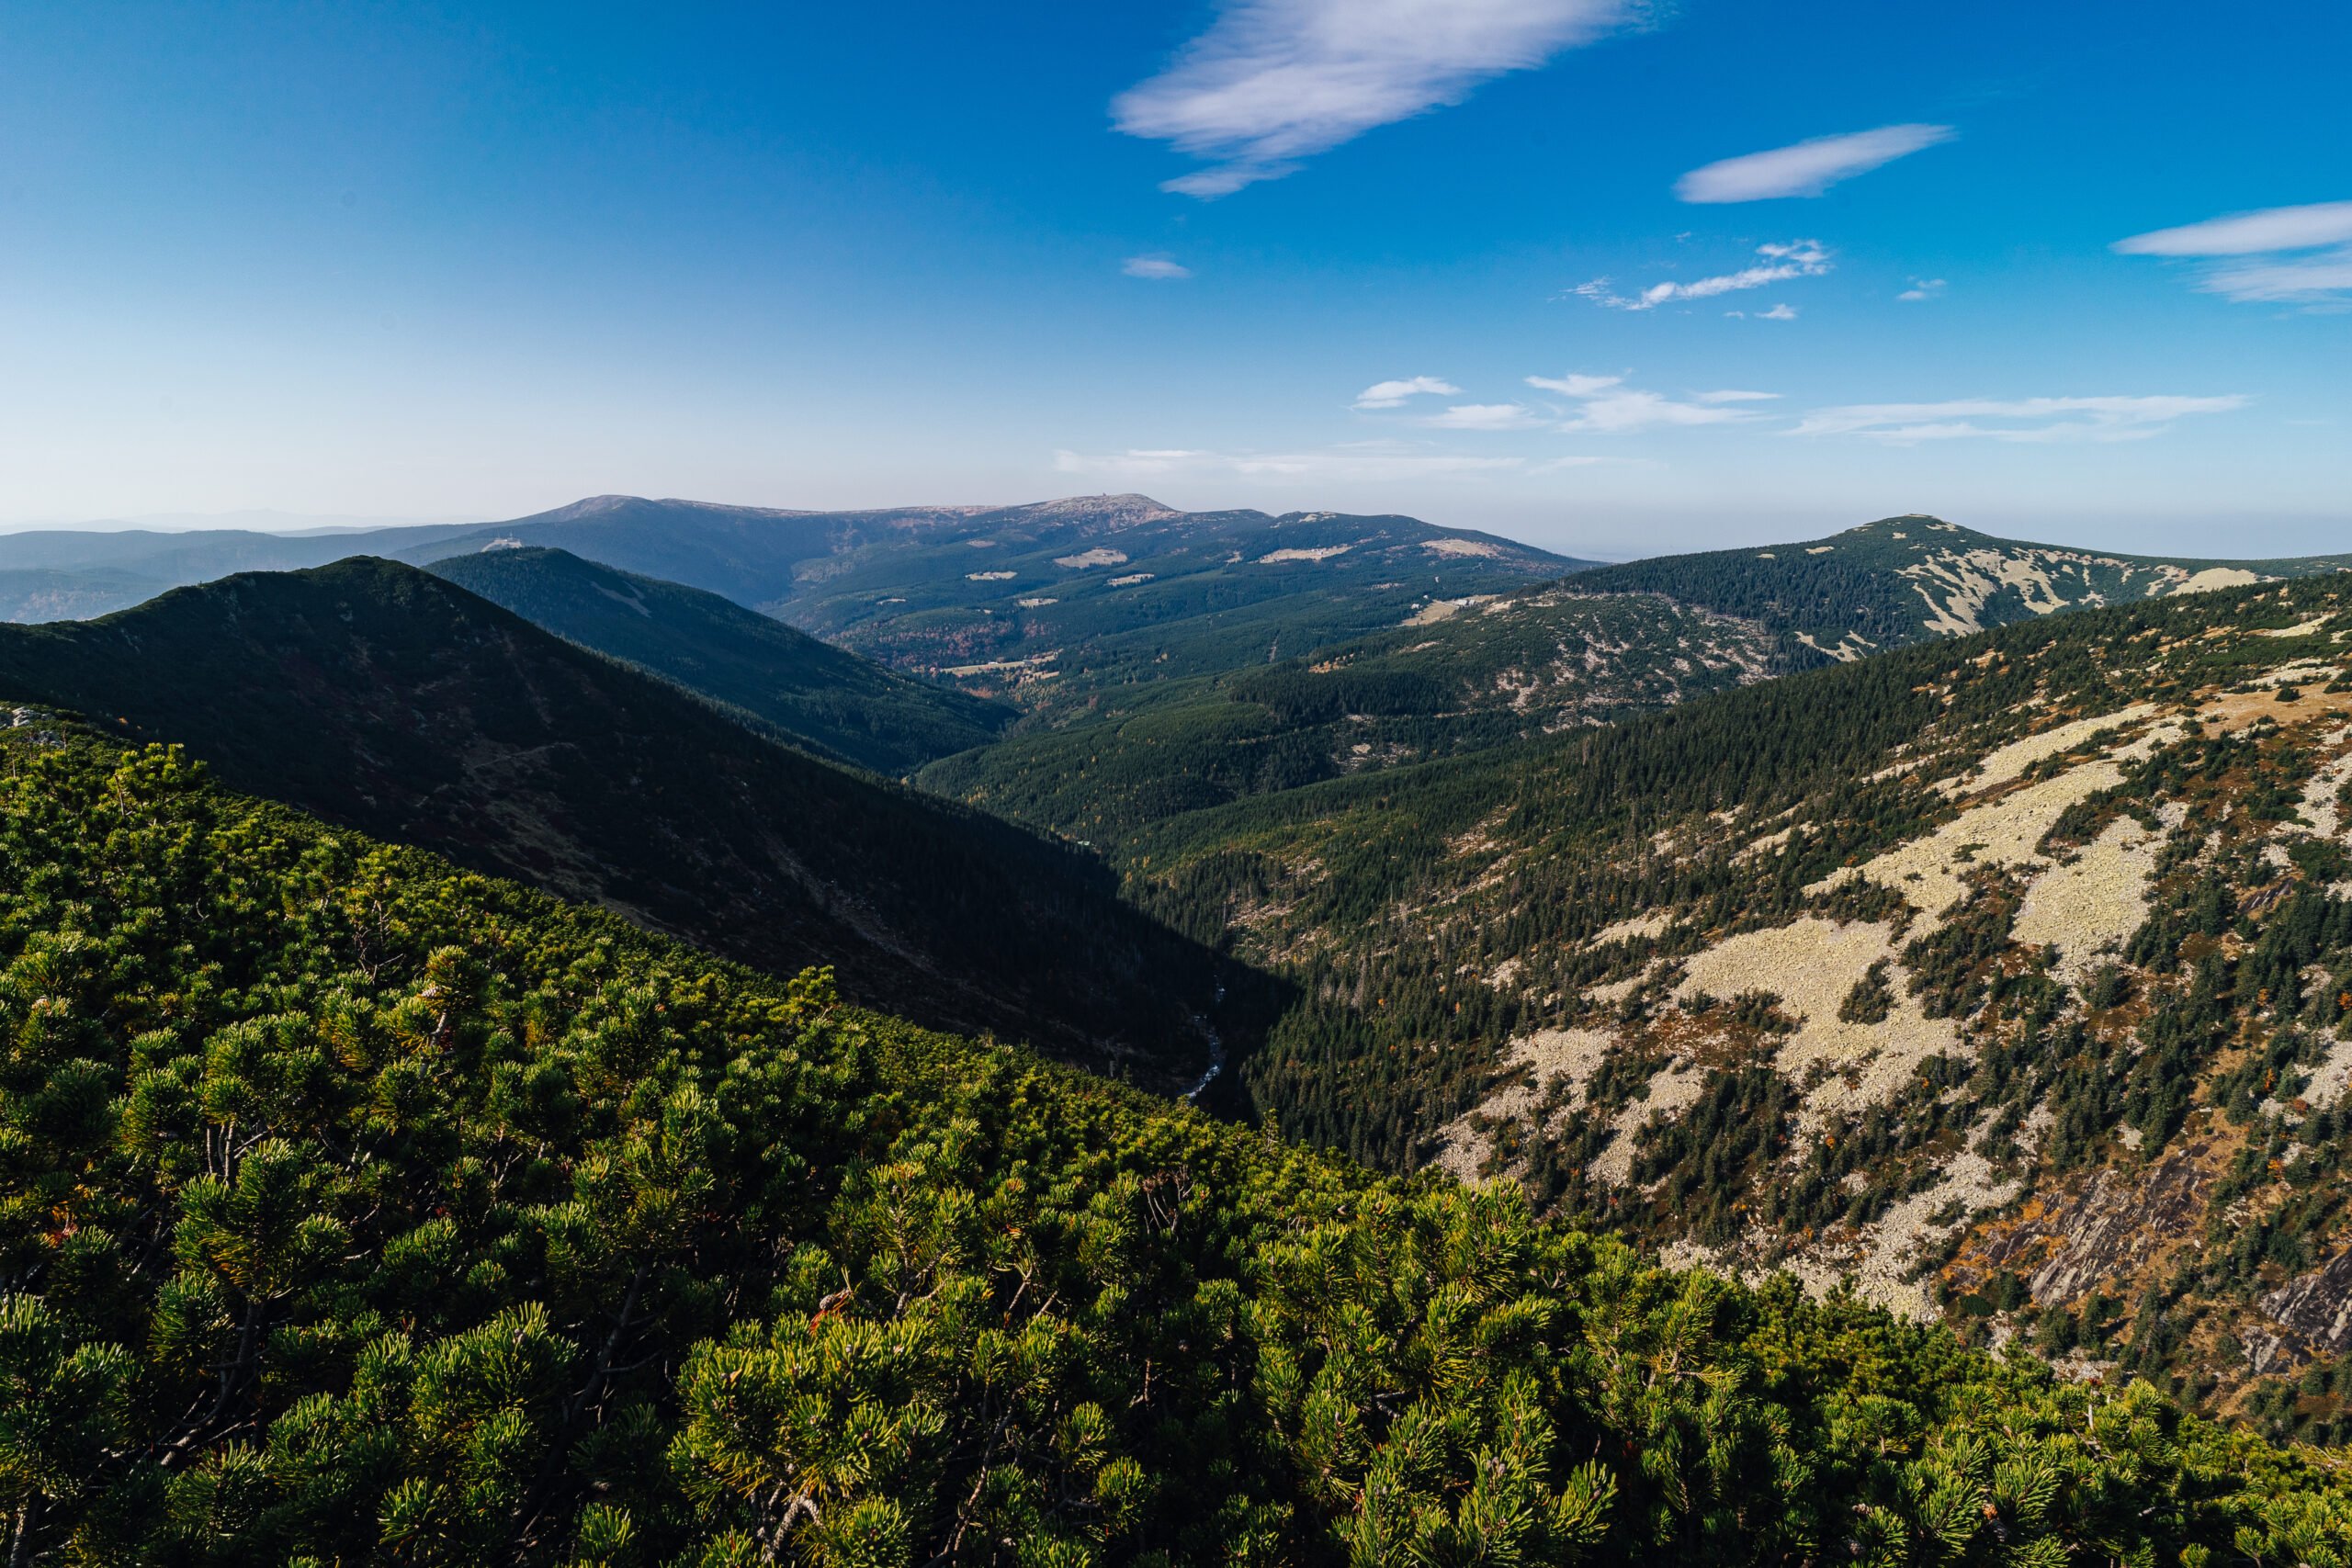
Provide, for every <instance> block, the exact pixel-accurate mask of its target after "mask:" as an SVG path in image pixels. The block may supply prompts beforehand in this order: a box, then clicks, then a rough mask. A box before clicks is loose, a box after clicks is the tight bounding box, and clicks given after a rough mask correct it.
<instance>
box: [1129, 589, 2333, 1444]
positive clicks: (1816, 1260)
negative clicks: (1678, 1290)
mask: <svg viewBox="0 0 2352 1568" xmlns="http://www.w3.org/2000/svg"><path fill="white" fill-rule="evenodd" d="M2344 582H2345V580H2344V579H2342V578H2321V579H2310V580H2304V581H2296V582H2291V583H2287V584H2284V585H2281V586H2278V587H2275V588H2256V589H2251V590H2237V591H2231V592H2217V593H2213V594H2203V595H2197V596H2193V597H2190V598H2187V599H2167V600H2163V601H2157V602H2154V603H2150V604H2141V605H2134V606H2128V607H2118V608H2114V609H2109V610H2099V611H2091V612H2085V613H2083V614H2080V615H2067V616H2062V617H2053V618H2052V619H2049V620H2046V621H2036V622H2032V623H2027V624H2021V625H2017V626H2008V627H2006V628H2003V629H2001V630H1999V631H1997V632H1995V633H1991V634H1987V635H1985V636H1984V637H1974V638H1969V639H1964V640H1962V641H1959V642H1957V643H1947V644H1940V645H1929V646H1925V647H1919V648H1914V649H1905V650H1901V651H1898V652H1894V653H1891V654H1887V655H1883V656H1880V657H1878V658H1875V659H1871V660H1864V661H1862V662H1860V663H1858V664H1853V665H1846V666H1840V667H1838V668H1835V669H1831V670H1826V671H1816V672H1815V673H1811V674H1806V675H1799V676H1793V677H1791V678H1789V679H1787V680H1785V681H1780V682H1769V683H1766V684H1763V685H1758V686H1753V687H1748V688H1746V689H1743V690H1741V691H1737V692H1732V693H1726V694H1721V695H1718V696H1714V697H1710V698H1706V699H1702V700H1701V701H1698V702H1694V703H1691V704H1689V705H1684V706H1682V707H1679V708H1677V709H1675V710H1673V711H1671V712H1669V713H1667V714H1663V715H1659V716H1654V717H1650V718H1644V719H1636V720H1632V721H1629V722H1627V723H1625V724H1623V725H1621V726H1618V727H1615V728H1611V729H1607V730H1599V731H1593V732H1590V733H1587V734H1580V735H1575V736H1564V737H1560V738H1557V739H1555V740H1554V741H1552V742H1550V743H1548V744H1539V745H1535V746H1531V747H1527V748H1522V749H1520V750H1515V751H1510V752H1498V753H1490V754H1487V755H1483V756H1479V757H1473V758H1468V759H1464V760H1460V761H1453V762H1443V763H1433V764H1429V765H1426V766H1423V767H1419V768H1413V769H1403V770H1398V771H1397V772H1396V773H1390V774H1386V775H1381V776H1376V777H1368V778H1362V779H1355V780H1347V781H1342V782H1340V783H1337V784H1325V785H1318V786H1315V787H1313V788H1310V789H1306V790H1302V791H1295V792H1293V793H1292V794H1290V795H1285V796H1280V797H1272V798H1269V799H1265V800H1261V801H1252V802H1247V803H1243V804H1241V805H1238V806H1234V807H1224V808H1220V809H1218V810H1216V811H1212V812H1204V813H1196V814H1193V816H1191V817H1187V818H1176V819H1174V820H1171V821H1170V822H1168V823H1165V824H1163V825H1161V826H1160V827H1159V828H1157V829H1150V830H1148V831H1146V832H1145V833H1143V834H1141V835H1139V836H1137V837H1136V839H1135V840H1133V841H1131V842H1129V843H1126V844H1125V845H1124V846H1123V853H1124V854H1125V857H1126V858H1125V863H1126V865H1127V867H1128V874H1129V876H1130V878H1131V886H1132V887H1133V888H1134V889H1135V891H1136V895H1137V896H1138V897H1145V898H1148V899H1151V900H1155V901H1156V907H1158V908H1161V909H1162V910H1163V911H1164V912H1166V913H1167V914H1168V915H1169V916H1170V918H1171V919H1177V920H1180V921H1185V922H1190V923H1191V925H1192V928H1193V929H1194V930H1195V931H1198V932H1199V933H1201V934H1202V935H1204V936H1207V935H1209V934H1211V933H1214V932H1217V931H1223V932H1226V933H1227V940H1228V941H1230V942H1233V943H1234V945H1235V946H1236V948H1237V950H1238V951H1239V952H1241V953H1244V954H1247V955H1249V956H1251V957H1253V958H1255V959H1257V960H1258V961H1260V962H1262V963H1266V964H1274V965H1277V966H1279V967H1280V968H1281V969H1282V971H1283V973H1284V974H1285V975H1286V976H1289V977H1290V978H1292V979H1293V980H1295V982H1296V983H1297V984H1298V985H1299V987H1301V994H1302V1000H1301V1002H1300V1004H1299V1006H1298V1007H1297V1008H1296V1009H1295V1010H1294V1011H1293V1012H1292V1013H1291V1014H1290V1015H1289V1016H1288V1017H1287V1018H1285V1019H1284V1020H1283V1021H1282V1022H1281V1023H1280V1024H1279V1025H1278V1026H1277V1028H1276V1029H1275V1030H1274V1031H1273V1033H1272V1041H1271V1043H1270V1044H1269V1046H1268V1048H1267V1049H1266V1050H1265V1051H1264V1052H1263V1053H1262V1054H1261V1055H1258V1056H1256V1057H1254V1058H1253V1059H1252V1060H1251V1061H1250V1062H1248V1063H1246V1064H1244V1066H1243V1069H1242V1073H1243V1077H1244V1079H1245V1081H1246V1082H1248V1083H1249V1085H1250V1087H1251V1089H1252V1090H1253V1092H1254V1093H1255V1095H1256V1097H1257V1099H1258V1100H1259V1103H1260V1104H1261V1107H1262V1108H1263V1110H1264V1111H1265V1112H1266V1113H1267V1114H1268V1115H1270V1116H1272V1117H1273V1118H1275V1119H1276V1120H1278V1121H1279V1122H1280V1123H1281V1125H1282V1126H1283V1128H1284V1130H1285V1131H1286V1132H1289V1133H1291V1134H1295V1135H1299V1136H1303V1137H1306V1138H1308V1139H1310V1140H1313V1141H1316V1142H1327V1143H1331V1144H1335V1145H1339V1146H1340V1147H1343V1148H1349V1149H1352V1150H1355V1151H1357V1152H1358V1153H1360V1154H1361V1155H1363V1156H1365V1157H1369V1158H1373V1159H1376V1160H1379V1161H1382V1162H1385V1163H1390V1164H1394V1165H1397V1166H1404V1167H1412V1166H1417V1165H1419V1164H1421V1163H1422V1162H1425V1161H1430V1160H1435V1161H1438V1162H1441V1163H1442V1164H1443V1165H1444V1166H1445V1167H1447V1168H1450V1169H1452V1170H1453V1171H1454V1172H1455V1173H1456V1174H1458V1175H1461V1176H1464V1177H1476V1176H1479V1175H1482V1174H1499V1175H1507V1176H1510V1177H1514V1178H1516V1179H1521V1180H1522V1181H1524V1182H1525V1183H1527V1184H1528V1186H1529V1188H1530V1190H1532V1192H1534V1193H1535V1194H1536V1195H1537V1197H1538V1199H1539V1201H1543V1202H1545V1203H1548V1204H1553V1205H1556V1206H1558V1207H1559V1208H1560V1209H1561V1210H1562V1211H1564V1212H1566V1213H1570V1214H1573V1215H1578V1216H1582V1217H1584V1218H1586V1219H1588V1220H1589V1221H1591V1222H1594V1223H1599V1224H1608V1225H1611V1226H1613V1227H1616V1228H1618V1229H1621V1230H1623V1231H1624V1232H1626V1233H1628V1234H1632V1235H1638V1236H1641V1237H1643V1238H1645V1239H1646V1240H1648V1241H1650V1242H1652V1243H1655V1244H1659V1245H1665V1244H1673V1245H1675V1246H1677V1247H1680V1248H1682V1249H1683V1250H1682V1251H1681V1252H1680V1253H1679V1254H1678V1255H1679V1256H1685V1257H1709V1258H1717V1259H1719V1260H1721V1261H1722V1262H1723V1263H1724V1265H1725V1266H1729V1267H1739V1268H1746V1269H1764V1268H1772V1267H1790V1268H1794V1269H1799V1270H1800V1271H1801V1272H1802V1273H1804V1275H1805V1277H1806V1278H1807V1279H1808V1280H1811V1281H1812V1282H1813V1283H1814V1284H1815V1287H1816V1288H1827V1287H1828V1286H1829V1285H1831V1284H1832V1283H1834V1282H1835V1281H1837V1280H1840V1279H1850V1280H1853V1281H1854V1282H1855V1284H1856V1286H1857V1288H1859V1289H1860V1290H1861V1291H1863V1292H1864V1293H1866V1294H1867V1295H1869V1296H1870V1297H1871V1298H1872V1299H1875V1300H1879V1301H1883V1302H1885V1303H1889V1304H1890V1305H1893V1306H1895V1307H1897V1308H1899V1309H1901V1310H1903V1311H1905V1312H1909V1313H1913V1314H1917V1315H1919V1316H1921V1317H1935V1316H1942V1317H1946V1318H1948V1319H1949V1320H1950V1321H1951V1322H1953V1323H1954V1324H1955V1325H1959V1326H1961V1327H1962V1328H1964V1329H1965V1330H1966V1331H1967V1332H1968V1333H1970V1334H1971V1335H1973V1336H1974V1337H1977V1338H1979V1339H1981V1340H1984V1341H1985V1342H1989V1343H2005V1342H2007V1341H2008V1340H2010V1339H2012V1338H2018V1339H2022V1340H2026V1341H2030V1343H2031V1344H2032V1345H2033V1346H2034V1347H2035V1348H2037V1349H2038V1350H2039V1351H2041V1353H2042V1354H2045V1355H2048V1356H2051V1357H2052V1358H2056V1359H2063V1360H2065V1361H2066V1362H2068V1363H2069V1364H2070V1365H2073V1366H2075V1368H2077V1369H2078V1370H2079V1371H2081V1372H2082V1373H2083V1374H2084V1375H2089V1376H2098V1375H2101V1374H2104V1373H2108V1372H2112V1371H2117V1370H2119V1369H2120V1370H2121V1371H2127V1372H2130V1371H2140V1372H2145V1373H2149V1374H2154V1375H2161V1376H2163V1377H2165V1378H2167V1379H2169V1380H2172V1382H2171V1384H2170V1386H2172V1387H2173V1388H2175V1389H2176V1390H2177V1391H2178V1392H2180V1393H2182V1394H2184V1395H2186V1396H2190V1397H2195V1398H2199V1399H2205V1400H2209V1401H2211V1403H2212V1404H2214V1405H2215V1406H2216V1407H2218V1408H2222V1409H2228V1410H2233V1411H2238V1412H2242V1413H2245V1414H2247V1415H2249V1416H2256V1417H2258V1418H2259V1419H2262V1420H2264V1421H2265V1422H2267V1423H2271V1424H2273V1426H2274V1427H2275V1429H2277V1430H2278V1431H2280V1432H2297V1431H2300V1432H2305V1433H2308V1434H2310V1435H2312V1436H2316V1437H2321V1438H2328V1439H2331V1440H2336V1439H2342V1438H2346V1437H2347V1436H2352V1420H2347V1418H2346V1414H2345V1412H2346V1398H2347V1396H2352V1362H2347V1360H2346V1357H2347V1353H2352V1335H2347V1333H2346V1329H2345V1327H2344V1326H2343V1325H2345V1324H2346V1322H2348V1321H2352V1185H2348V1184H2347V1182H2346V1178H2345V1175H2344V1171H2345V1168H2346V1160H2347V1159H2352V1114H2348V1113H2352V1101H2347V1100H2346V1099H2345V1092H2346V1087H2347V1084H2352V1043H2346V1039H2345V1031H2344V1025H2343V1022H2342V1016H2343V1014H2344V1013H2345V1012H2346V1010H2352V833H2347V826H2352V794H2347V788H2346V781H2347V779H2352V678H2348V677H2352V654H2347V652H2346V647H2345V643H2346V639H2347V637H2352V594H2347V590H2346V587H2345V586H2344Z"/></svg>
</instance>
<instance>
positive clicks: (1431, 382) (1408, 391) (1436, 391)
mask: <svg viewBox="0 0 2352 1568" xmlns="http://www.w3.org/2000/svg"><path fill="white" fill-rule="evenodd" d="M1461 395H1462V389H1461V388H1459V387H1457V386H1455V385H1454V384H1453V382H1451V381H1448V380H1446V379H1444V378H1442V377H1437V376H1413V377H1408V378H1406V379H1405V380H1402V381H1374V383H1373V384H1372V385H1371V386H1369V387H1366V388H1365V389H1363V391H1361V392H1359V393H1357V394H1356V407H1358V408H1360V409H1393V408H1397V407H1400V406H1402V404H1403V403H1404V401H1405V400H1406V399H1407V398H1419V397H1424V396H1427V397H1437V398H1456V397H1460V396H1461Z"/></svg>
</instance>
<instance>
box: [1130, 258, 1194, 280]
mask: <svg viewBox="0 0 2352 1568" xmlns="http://www.w3.org/2000/svg"><path fill="white" fill-rule="evenodd" d="M1119 270H1120V271H1121V272H1124V273H1125V274H1126V275H1127V276H1129V277H1148V278H1151V279H1153V280H1154V281H1156V282H1166V281H1168V280H1170V279H1173V278H1179V277H1190V276H1193V269H1192V268H1191V267H1189V266H1186V265H1183V264H1182V263H1181V262H1172V261H1170V260H1169V259H1168V258H1167V257H1166V256H1129V257H1128V258H1127V259H1126V260H1125V261H1124V262H1122V263H1121V264H1120V265H1119Z"/></svg>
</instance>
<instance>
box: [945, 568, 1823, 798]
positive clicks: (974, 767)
mask: <svg viewBox="0 0 2352 1568" xmlns="http://www.w3.org/2000/svg"><path fill="white" fill-rule="evenodd" d="M1823 660H1824V656H1823V655H1821V654H1819V653H1816V652H1814V651H1813V650H1811V649H1806V648H1804V647H1803V646H1802V645H1798V644H1795V643H1793V642H1792V641H1790V640H1789V639H1786V638H1783V637H1779V636H1776V635H1774V634H1772V633H1770V632H1767V631H1765V630H1764V629H1763V628H1761V627H1760V626H1757V625H1755V624H1754V623H1752V622H1747V621H1740V620H1736V619H1733V618H1732V617H1729V616H1724V615H1713V614H1711V613H1708V612H1705V611H1699V610H1691V609H1687V608H1684V607H1682V606H1680V605H1678V604H1675V603H1673V602H1672V601H1671V600H1668V599H1667V598H1664V597H1663V596H1660V595H1657V594H1634V593H1626V594H1608V595H1598V594H1585V593H1578V592H1571V591H1568V590H1566V589H1564V588H1558V587H1555V588H1544V589H1534V590H1523V591H1519V592H1502V593H1494V594H1482V595H1477V596H1475V597H1465V598H1463V599H1460V600H1451V599H1440V600H1436V601H1433V602H1431V603H1430V604H1426V605H1424V606H1422V607H1421V608H1420V609H1419V611H1417V612H1416V613H1415V614H1413V615H1409V616H1408V617H1406V618H1405V621H1404V624H1402V625H1400V626H1390V627H1387V628H1385V629H1384V630H1381V631H1378V632H1375V633H1373V634H1372V635H1370V636H1368V637H1355V638H1351V639H1349V640H1346V641H1342V642H1339V643H1336V644H1331V645H1328V646H1311V647H1309V648H1308V649H1305V650H1303V651H1302V653H1301V655H1300V656H1299V657H1296V658H1291V659H1284V660H1280V661H1278V662H1274V663H1271V664H1270V663H1263V662H1261V663H1257V664H1253V665H1250V666H1248V667H1245V668H1241V669H1237V670H1233V671H1227V672H1224V673H1221V674H1215V675H1198V676H1193V677H1190V678H1183V677H1170V678H1166V679H1162V680H1158V681H1153V682H1140V683H1136V684H1130V685H1119V686H1111V687H1107V688H1103V689H1100V690H1098V691H1096V692H1095V693H1094V694H1091V696H1090V697H1089V699H1088V701H1087V702H1086V703H1085V704H1084V705H1077V704H1074V703H1057V704H1055V705H1044V704H1043V703H1042V702H1041V701H1035V700H1033V701H1035V713H1034V715H1033V716H1032V717H1031V719H1030V720H1029V721H1028V722H1027V723H1025V724H1024V725H1023V728H1022V729H1021V731H1020V732H1019V733H1016V734H1014V735H1012V736H1009V737H1008V738H1006V739H1002V740H1001V741H998V742H996V743H994V744H991V745H989V746H987V747H985V748H981V749H978V750H972V751H968V752H966V753H964V754H962V755H960V756H956V757H951V758H948V759H946V760H944V761H940V762H936V763H933V765H931V766H930V767H928V768H926V769H925V770H923V772H922V773H921V775H919V777H918V779H917V782H918V783H920V784H922V785H923V786H924V787H925V788H927V789H931V790H934V791H936V792H938V793H940V794H942V795H952V796H954V797H955V798H956V799H959V800H964V801H967V802H969V803H970V804H972V805H974V806H978V807H983V808H984V809H987V810H989V811H993V812H996V813H997V814H998V815H1000V816H1004V817H1009V818H1012V819H1014V820H1015V821H1021V822H1027V823H1030V824H1032V825H1034V826H1036V827H1039V828H1044V829H1050V830H1053V831H1055V832H1058V833H1060V834H1062V835H1064V836H1065V837H1069V838H1073V839H1078V840H1084V841H1087V842H1090V843H1095V842H1099V843H1104V844H1116V843H1118V842H1119V841H1120V840H1123V839H1125V838H1126V837H1127V836H1129V835H1131V834H1133V833H1134V832H1136V830H1137V829H1141V828H1143V827H1144V826H1146V825H1148V824H1149V823H1153V822H1156V821H1159V820H1161V819H1163V818H1168V817H1171V816H1174V815H1177V814H1179V813H1182V812H1186V811H1193V810H1198V809H1200V808H1202V807H1208V806H1215V805H1219V804H1223V803H1226V802H1229V801H1233V800H1237V799H1240V798H1243V797H1246V796H1251V795H1271V794H1275V793H1279V792H1281V791H1283V790H1288V789H1296V788H1299V787H1301V786H1303V785H1306V784H1315V783H1317V782H1319V781H1321V780H1325V779H1333V778H1339V777H1341V776H1344V775H1348V774H1352V773H1366V772H1373V771H1377V770H1381V769H1386V768H1395V767H1400V766H1404V765H1408V764H1410V763H1413V762H1419V761H1430V760H1431V759H1434V758H1440V757H1450V756H1459V755H1464V754H1466V753H1469V752H1473V751H1480V750H1487V749H1490V748H1493V747H1498V746H1507V745H1510V744H1512V743H1515V742H1518V741H1521V740H1525V739H1533V738H1537V737H1541V736H1544V735H1549V734H1554V733H1556V732H1558V731H1560V730H1564V729H1573V728H1585V727H1589V726H1592V725H1598V724H1605V723H1609V722H1611V721H1613V720H1616V719H1619V718H1623V717H1626V716H1631V715H1634V714H1639V713H1645V712H1649V711H1653V710H1656V709H1657V708H1661V707H1668V706H1671V705H1674V704H1676V703H1680V702H1686V701H1689V700H1690V699H1691V698H1693V697H1696V696H1700V695H1702V694H1706V693H1709V692H1715V691H1722V690H1724V689H1726V688H1728V687H1731V686H1736V685H1740V684H1744V683H1746V682H1752V681H1759V680H1765V679H1768V678H1770V677H1771V676H1775V675H1779V674H1783V673H1786V672H1788V671H1792V670H1800V669H1808V668H1811V667H1812V666H1814V665H1815V664H1818V663H1821V662H1823Z"/></svg>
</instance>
